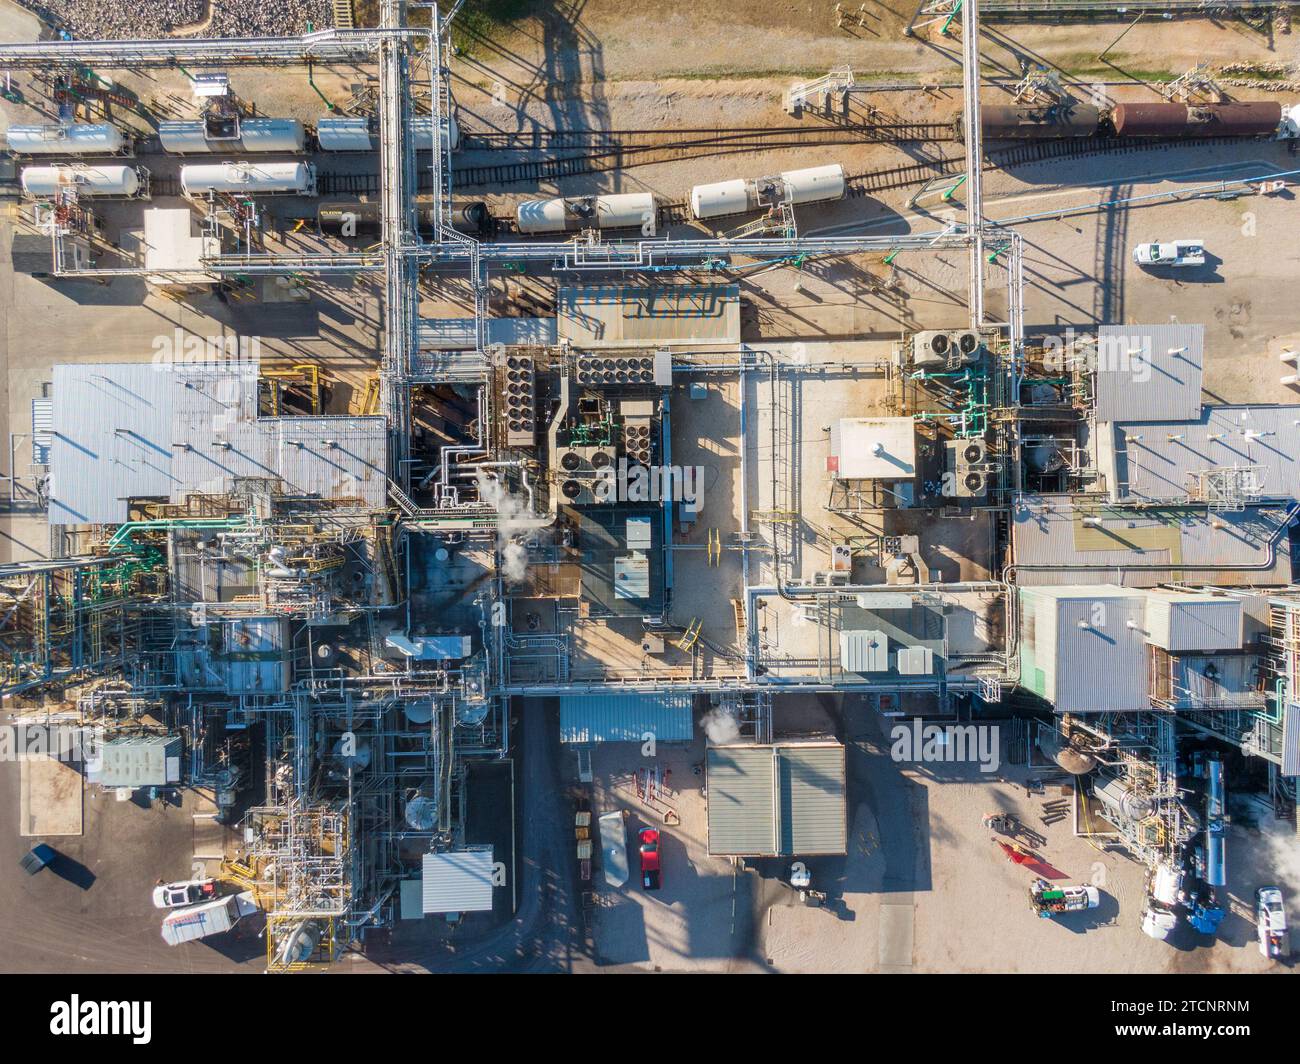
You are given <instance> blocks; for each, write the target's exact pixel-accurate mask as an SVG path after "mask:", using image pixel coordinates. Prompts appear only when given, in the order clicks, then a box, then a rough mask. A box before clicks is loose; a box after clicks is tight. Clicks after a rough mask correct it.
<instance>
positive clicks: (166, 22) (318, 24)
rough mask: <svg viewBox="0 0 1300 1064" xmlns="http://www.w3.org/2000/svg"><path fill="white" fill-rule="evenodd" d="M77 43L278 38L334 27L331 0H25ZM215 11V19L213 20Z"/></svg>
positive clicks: (21, 1) (27, 5) (24, 2)
mask: <svg viewBox="0 0 1300 1064" xmlns="http://www.w3.org/2000/svg"><path fill="white" fill-rule="evenodd" d="M19 3H21V4H22V6H23V7H26V8H28V9H30V10H31V11H34V12H36V14H38V15H40V16H42V17H43V18H45V19H47V20H48V21H50V22H51V23H53V24H54V25H56V26H61V27H63V28H65V29H67V30H68V31H69V32H71V33H72V35H73V36H74V37H78V38H81V39H83V40H85V39H99V40H114V39H118V40H121V39H132V38H137V39H138V38H151V37H166V36H169V35H171V34H172V33H173V32H174V31H176V30H177V29H178V28H179V29H181V30H186V29H188V28H189V27H194V28H195V30H196V31H201V32H202V33H203V35H204V36H208V37H274V36H283V35H287V34H299V33H303V32H305V31H306V29H307V23H309V22H310V23H311V24H312V26H313V27H314V28H315V29H324V28H325V27H327V26H332V25H333V24H334V19H333V15H332V5H331V4H330V2H329V0H213V2H212V3H209V0H40V2H38V0H19ZM209 9H211V19H209Z"/></svg>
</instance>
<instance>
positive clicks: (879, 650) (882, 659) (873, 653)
mask: <svg viewBox="0 0 1300 1064" xmlns="http://www.w3.org/2000/svg"><path fill="white" fill-rule="evenodd" d="M840 667H841V668H842V669H843V670H844V671H845V672H857V673H871V672H888V671H889V639H888V637H887V636H886V635H885V633H884V632H879V631H848V632H840Z"/></svg>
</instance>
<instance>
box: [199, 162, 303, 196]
mask: <svg viewBox="0 0 1300 1064" xmlns="http://www.w3.org/2000/svg"><path fill="white" fill-rule="evenodd" d="M181 189H182V190H183V191H184V193H185V195H187V196H195V195H199V196H201V195H205V194H207V193H208V192H248V193H253V194H261V195H270V194H276V193H279V194H289V195H297V196H314V195H316V170H315V167H313V166H311V165H310V164H308V163H262V162H257V163H255V162H246V161H240V162H226V163H192V164H190V165H189V166H182V167H181Z"/></svg>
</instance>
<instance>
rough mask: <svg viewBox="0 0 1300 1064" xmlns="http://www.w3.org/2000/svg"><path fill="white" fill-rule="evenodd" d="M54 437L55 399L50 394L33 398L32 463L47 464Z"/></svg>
mask: <svg viewBox="0 0 1300 1064" xmlns="http://www.w3.org/2000/svg"><path fill="white" fill-rule="evenodd" d="M53 439H54V400H53V399H51V398H49V397H48V396H42V397H41V398H39V399H33V400H32V464H33V465H46V464H48V463H49V460H50V444H51V443H52V442H53Z"/></svg>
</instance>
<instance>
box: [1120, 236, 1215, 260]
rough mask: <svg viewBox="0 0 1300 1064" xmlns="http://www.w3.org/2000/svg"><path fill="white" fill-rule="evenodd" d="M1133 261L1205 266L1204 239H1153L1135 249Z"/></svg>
mask: <svg viewBox="0 0 1300 1064" xmlns="http://www.w3.org/2000/svg"><path fill="white" fill-rule="evenodd" d="M1133 261H1134V262H1135V263H1136V264H1137V265H1139V266H1204V265H1205V241H1204V240H1170V241H1166V242H1165V243H1161V242H1160V241H1158V240H1157V241H1152V242H1151V243H1149V244H1139V245H1138V246H1137V247H1135V248H1134V249H1133Z"/></svg>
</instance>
